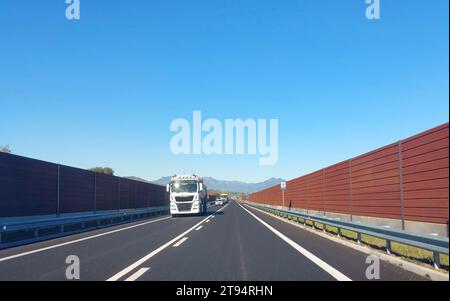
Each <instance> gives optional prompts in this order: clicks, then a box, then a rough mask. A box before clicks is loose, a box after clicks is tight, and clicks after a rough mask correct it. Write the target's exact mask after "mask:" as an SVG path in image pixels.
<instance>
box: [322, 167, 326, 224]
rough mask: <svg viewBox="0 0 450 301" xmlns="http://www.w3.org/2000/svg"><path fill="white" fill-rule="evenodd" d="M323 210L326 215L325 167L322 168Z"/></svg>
mask: <svg viewBox="0 0 450 301" xmlns="http://www.w3.org/2000/svg"><path fill="white" fill-rule="evenodd" d="M322 210H323V216H325V169H322Z"/></svg>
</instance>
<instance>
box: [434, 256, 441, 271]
mask: <svg viewBox="0 0 450 301" xmlns="http://www.w3.org/2000/svg"><path fill="white" fill-rule="evenodd" d="M433 265H434V268H435V269H436V270H437V269H439V268H440V267H441V254H440V253H439V252H436V251H434V252H433Z"/></svg>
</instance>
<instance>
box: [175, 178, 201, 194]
mask: <svg viewBox="0 0 450 301" xmlns="http://www.w3.org/2000/svg"><path fill="white" fill-rule="evenodd" d="M171 186H172V192H175V193H180V192H188V193H194V192H197V181H193V180H191V181H189V180H187V181H186V180H185V181H174V182H172V184H171Z"/></svg>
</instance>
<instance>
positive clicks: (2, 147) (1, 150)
mask: <svg viewBox="0 0 450 301" xmlns="http://www.w3.org/2000/svg"><path fill="white" fill-rule="evenodd" d="M0 153H6V154H10V153H11V148H10V147H9V145H8V144H7V145H0Z"/></svg>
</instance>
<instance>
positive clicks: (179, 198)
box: [175, 196, 194, 202]
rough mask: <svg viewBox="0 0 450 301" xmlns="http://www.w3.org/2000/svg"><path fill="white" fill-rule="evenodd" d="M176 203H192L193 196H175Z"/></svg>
mask: <svg viewBox="0 0 450 301" xmlns="http://www.w3.org/2000/svg"><path fill="white" fill-rule="evenodd" d="M175 200H176V201H177V202H192V201H193V200H194V196H177V197H175Z"/></svg>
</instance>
